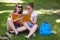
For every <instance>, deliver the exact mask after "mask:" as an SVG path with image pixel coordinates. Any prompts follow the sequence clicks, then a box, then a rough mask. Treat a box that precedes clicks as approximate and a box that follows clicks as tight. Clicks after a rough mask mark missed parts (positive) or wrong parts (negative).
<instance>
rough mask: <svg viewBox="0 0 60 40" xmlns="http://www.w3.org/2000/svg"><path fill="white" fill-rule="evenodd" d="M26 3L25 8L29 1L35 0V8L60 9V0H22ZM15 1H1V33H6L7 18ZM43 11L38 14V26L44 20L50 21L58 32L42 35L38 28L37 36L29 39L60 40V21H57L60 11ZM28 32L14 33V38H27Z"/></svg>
mask: <svg viewBox="0 0 60 40" xmlns="http://www.w3.org/2000/svg"><path fill="white" fill-rule="evenodd" d="M22 1H23V2H24V3H22V4H23V6H24V9H25V7H26V5H27V3H29V2H31V1H34V2H35V3H34V5H35V8H34V10H38V11H40V9H44V10H47V9H48V10H50V9H53V10H56V9H60V1H59V0H22ZM14 5H15V3H4V2H0V35H2V34H4V33H5V32H6V27H7V26H6V23H7V18H8V17H9V14H10V11H11V10H13V9H14ZM44 12H45V13H43V11H41V14H40V13H39V15H38V21H37V24H38V28H39V26H40V25H41V23H42V22H45V21H47V22H49V23H50V24H51V28H52V30H54V31H56V32H57V34H51V35H40V34H39V33H38V30H37V31H36V37H31V38H30V39H29V40H60V31H59V30H60V23H57V22H56V20H57V19H60V15H59V13H52V12H51V13H50V14H48V13H49V12H48V13H46V11H44ZM27 34H28V31H25V32H23V33H20V34H18V35H15V34H12V35H13V39H14V40H26V39H25V37H24V36H25V35H27Z"/></svg>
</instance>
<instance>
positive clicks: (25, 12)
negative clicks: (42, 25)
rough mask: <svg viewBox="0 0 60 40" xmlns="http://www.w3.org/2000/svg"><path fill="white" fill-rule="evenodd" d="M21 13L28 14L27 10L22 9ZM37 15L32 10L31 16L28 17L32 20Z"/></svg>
mask: <svg viewBox="0 0 60 40" xmlns="http://www.w3.org/2000/svg"><path fill="white" fill-rule="evenodd" d="M23 14H28V11H27V10H26V11H24V12H23ZM37 15H38V14H37V13H36V12H35V11H33V13H32V14H31V18H30V19H31V20H34V17H35V16H37Z"/></svg>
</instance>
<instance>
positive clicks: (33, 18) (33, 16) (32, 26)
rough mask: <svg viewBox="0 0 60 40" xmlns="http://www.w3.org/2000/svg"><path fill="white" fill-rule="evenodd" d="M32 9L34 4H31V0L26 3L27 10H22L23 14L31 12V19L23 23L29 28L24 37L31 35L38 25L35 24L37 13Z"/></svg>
mask: <svg viewBox="0 0 60 40" xmlns="http://www.w3.org/2000/svg"><path fill="white" fill-rule="evenodd" d="M33 9H34V4H33V2H31V3H29V4H28V5H27V10H26V11H24V12H23V14H29V13H31V21H30V22H26V23H25V26H26V27H27V29H28V30H29V34H28V35H27V36H25V37H26V38H29V37H30V36H31V35H33V34H34V33H35V31H36V29H37V27H38V26H37V24H36V22H37V13H36V12H35V11H34V10H33ZM34 35H35V34H34Z"/></svg>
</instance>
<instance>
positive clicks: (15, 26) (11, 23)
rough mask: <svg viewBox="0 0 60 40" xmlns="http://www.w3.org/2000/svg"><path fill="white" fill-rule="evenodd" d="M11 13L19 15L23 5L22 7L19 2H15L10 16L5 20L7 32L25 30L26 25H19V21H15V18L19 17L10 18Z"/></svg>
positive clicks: (21, 12) (16, 32)
mask: <svg viewBox="0 0 60 40" xmlns="http://www.w3.org/2000/svg"><path fill="white" fill-rule="evenodd" d="M13 13H17V14H20V15H22V14H23V7H22V5H21V3H17V4H16V6H15V9H14V11H13V12H12V13H11V14H10V17H9V18H8V20H7V30H8V31H9V32H11V33H15V34H16V35H17V34H18V32H21V31H24V30H26V27H24V26H22V27H19V25H20V23H18V22H17V20H20V19H19V18H18V19H16V20H12V18H11V15H12V14H13Z"/></svg>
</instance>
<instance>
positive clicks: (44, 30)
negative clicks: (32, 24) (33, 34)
mask: <svg viewBox="0 0 60 40" xmlns="http://www.w3.org/2000/svg"><path fill="white" fill-rule="evenodd" d="M51 33H52V30H51V25H50V23H49V22H43V23H42V24H41V26H40V27H39V34H44V35H47V34H51Z"/></svg>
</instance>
